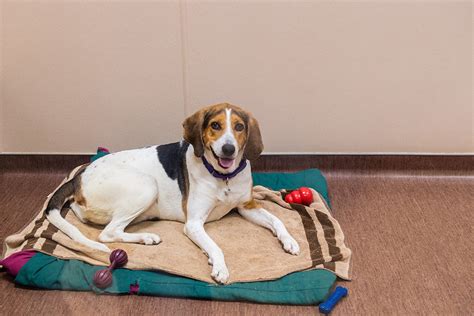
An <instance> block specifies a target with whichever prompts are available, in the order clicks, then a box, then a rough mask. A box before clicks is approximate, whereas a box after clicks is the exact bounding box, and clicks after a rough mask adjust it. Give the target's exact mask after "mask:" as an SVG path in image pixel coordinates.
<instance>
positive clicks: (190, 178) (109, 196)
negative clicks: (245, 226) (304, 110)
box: [45, 103, 300, 284]
mask: <svg viewBox="0 0 474 316" xmlns="http://www.w3.org/2000/svg"><path fill="white" fill-rule="evenodd" d="M183 128H184V137H183V138H184V139H183V140H182V141H181V142H177V143H172V144H166V145H160V146H151V147H146V148H141V149H135V150H125V151H120V152H117V153H112V154H109V155H106V156H104V157H102V158H100V159H98V160H95V161H94V162H92V163H90V164H89V165H87V167H85V168H84V169H82V170H81V171H80V172H78V173H77V174H76V175H75V176H74V177H73V178H72V179H70V180H69V181H67V182H65V183H64V184H63V185H62V186H61V187H60V188H59V189H58V190H56V192H55V193H54V194H53V195H52V197H51V198H50V200H49V202H48V205H47V207H46V210H45V212H46V217H47V218H48V220H49V222H50V223H52V224H53V225H54V226H56V227H57V228H58V229H59V230H61V231H62V232H63V233H65V234H66V235H68V236H69V237H70V238H71V239H72V240H74V241H76V242H78V243H82V244H83V245H86V246H88V247H90V248H94V249H97V250H101V251H106V252H110V249H109V248H108V247H107V246H106V245H105V244H104V243H108V242H127V243H141V244H145V245H156V244H158V243H160V241H161V239H160V237H159V236H158V235H156V234H152V233H127V232H125V228H126V227H127V226H128V225H130V224H134V223H138V222H141V221H145V220H150V219H160V220H172V221H179V222H183V223H184V233H185V234H186V235H187V236H188V237H189V238H190V239H191V240H192V241H193V242H194V243H195V244H196V245H197V246H199V247H200V248H201V249H202V250H203V251H204V253H205V254H207V256H208V258H209V263H210V264H211V265H212V272H211V276H212V278H213V279H214V280H215V281H217V282H218V283H223V284H224V283H227V281H228V279H229V271H228V269H227V266H226V263H225V260H224V254H223V252H222V250H221V249H220V248H219V246H218V245H217V244H216V243H215V242H214V241H213V240H212V239H211V238H210V237H209V235H208V234H207V233H206V231H205V230H204V224H205V223H207V222H210V221H215V220H219V219H220V218H222V217H223V216H225V215H226V214H227V213H229V212H230V211H231V210H233V209H235V208H237V210H238V212H239V214H240V215H241V216H242V217H244V218H245V219H247V220H249V221H250V222H252V223H255V224H257V225H260V226H263V227H265V228H267V229H269V230H270V231H271V232H272V233H273V234H274V235H275V236H276V237H277V238H278V239H279V240H280V242H281V244H282V246H283V248H284V250H285V251H287V252H288V253H290V254H293V255H298V254H299V251H300V249H299V245H298V243H297V242H296V241H295V239H294V238H293V237H292V236H291V235H290V234H289V233H288V231H287V230H286V228H285V226H284V224H283V223H282V222H281V221H280V220H279V219H278V218H277V217H275V216H274V215H272V214H270V213H269V212H268V211H266V210H265V209H263V208H262V207H261V205H260V204H259V202H258V201H256V200H254V199H253V198H252V185H253V183H252V177H251V166H250V161H253V160H255V159H257V158H258V157H259V156H260V154H261V152H262V151H263V143H262V137H261V133H260V128H259V125H258V122H257V121H256V119H255V118H254V117H253V116H252V114H250V113H249V112H246V111H244V110H243V109H241V108H240V107H238V106H235V105H231V104H228V103H223V104H217V105H212V106H208V107H205V108H203V109H201V110H199V111H197V112H196V113H194V114H193V115H191V116H190V117H188V118H187V119H186V120H185V121H184V122H183ZM68 200H69V201H70V202H71V204H70V207H71V209H72V211H73V212H74V213H75V215H76V216H77V217H78V218H79V220H81V221H82V222H84V223H94V224H100V225H104V226H105V227H104V229H103V230H102V231H101V233H100V235H99V237H98V240H99V241H93V240H90V239H88V238H87V237H85V236H84V235H83V234H82V233H81V232H80V231H79V230H78V229H77V228H76V227H75V226H74V225H72V224H71V223H69V222H67V221H66V220H65V219H64V218H63V217H62V216H61V215H60V210H61V208H62V207H63V205H64V204H65V203H66V202H67V201H68Z"/></svg>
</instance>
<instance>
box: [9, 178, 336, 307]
mask: <svg viewBox="0 0 474 316" xmlns="http://www.w3.org/2000/svg"><path fill="white" fill-rule="evenodd" d="M253 181H254V185H264V186H266V187H269V188H271V189H274V190H278V189H279V188H291V189H293V188H298V187H301V186H308V187H312V188H314V189H315V190H316V191H318V192H319V193H320V194H321V195H322V196H323V198H324V199H325V200H326V202H327V203H328V204H329V198H328V192H327V183H326V179H325V178H324V176H323V175H322V173H321V171H319V170H317V169H308V170H303V171H298V172H293V173H276V172H268V173H253ZM100 269H103V267H100V266H94V265H90V264H88V263H85V262H82V261H79V260H63V259H59V258H56V257H53V256H49V255H46V254H43V253H37V254H36V255H35V256H33V257H32V258H31V259H30V260H29V261H28V262H27V263H26V264H25V265H24V266H23V267H22V268H21V270H20V271H19V273H18V275H17V277H16V279H15V282H16V283H18V284H20V285H23V286H33V287H38V288H43V289H51V290H75V291H91V290H92V291H94V292H96V293H102V294H128V293H130V286H131V285H132V284H138V285H139V290H138V293H137V294H138V295H152V296H163V297H185V298H195V299H212V300H223V301H250V302H257V303H269V304H288V305H314V304H319V303H320V302H322V301H323V300H324V299H325V298H326V296H327V295H328V293H329V291H330V289H331V288H332V287H333V285H334V283H335V281H336V275H335V274H334V273H332V272H330V271H327V270H311V271H301V272H295V273H291V274H289V275H286V276H284V277H282V278H280V279H278V280H273V281H261V282H239V283H233V284H230V285H216V284H210V283H206V282H202V281H197V280H194V279H189V278H185V277H181V276H177V275H171V274H168V273H165V272H160V271H138V270H128V269H117V270H115V271H114V273H113V278H114V280H113V284H112V285H111V286H110V287H109V288H107V289H105V290H101V289H98V288H97V287H95V286H94V284H93V282H92V278H93V276H94V273H95V272H96V271H97V270H100Z"/></svg>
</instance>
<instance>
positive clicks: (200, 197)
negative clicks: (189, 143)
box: [187, 155, 252, 222]
mask: <svg viewBox="0 0 474 316" xmlns="http://www.w3.org/2000/svg"><path fill="white" fill-rule="evenodd" d="M187 160H188V164H189V165H188V171H189V181H190V192H189V194H190V200H189V202H190V201H191V200H192V201H193V203H197V204H202V205H203V209H201V210H199V211H198V212H200V213H201V214H199V215H198V214H190V212H193V209H194V205H193V207H191V205H189V204H188V205H189V207H188V216H196V215H197V216H199V217H200V218H201V219H202V220H203V221H204V222H209V221H214V220H218V219H220V218H222V217H223V216H225V215H226V214H227V213H229V212H230V211H231V210H232V209H233V208H235V207H237V206H240V205H242V204H244V203H245V202H247V201H249V200H250V198H251V186H252V177H251V168H250V164H248V165H247V167H246V168H245V169H244V170H242V171H241V172H240V173H239V174H237V175H236V176H235V177H234V178H232V179H229V180H228V181H225V180H222V179H219V178H215V177H214V176H212V175H211V174H210V173H209V171H208V170H207V169H206V168H205V167H204V165H203V164H202V161H201V160H200V159H196V158H195V157H194V155H187ZM191 196H192V198H191Z"/></svg>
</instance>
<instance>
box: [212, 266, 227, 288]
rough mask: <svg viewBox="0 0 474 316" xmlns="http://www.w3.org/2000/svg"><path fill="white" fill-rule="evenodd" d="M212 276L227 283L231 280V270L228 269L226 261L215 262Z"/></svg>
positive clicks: (217, 280) (219, 281)
mask: <svg viewBox="0 0 474 316" xmlns="http://www.w3.org/2000/svg"><path fill="white" fill-rule="evenodd" d="M211 276H212V278H213V279H214V280H216V282H218V283H221V284H226V283H227V281H228V280H229V270H227V267H226V265H225V263H214V264H213V266H212V273H211Z"/></svg>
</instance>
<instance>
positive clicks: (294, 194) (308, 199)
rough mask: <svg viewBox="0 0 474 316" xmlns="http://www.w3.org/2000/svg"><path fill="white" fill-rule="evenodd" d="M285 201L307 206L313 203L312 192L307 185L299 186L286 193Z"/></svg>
mask: <svg viewBox="0 0 474 316" xmlns="http://www.w3.org/2000/svg"><path fill="white" fill-rule="evenodd" d="M285 202H287V203H297V204H303V205H306V206H309V205H311V203H313V192H312V191H311V190H310V189H309V188H307V187H301V188H299V189H298V190H294V191H291V192H290V193H288V194H287V195H286V196H285Z"/></svg>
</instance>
